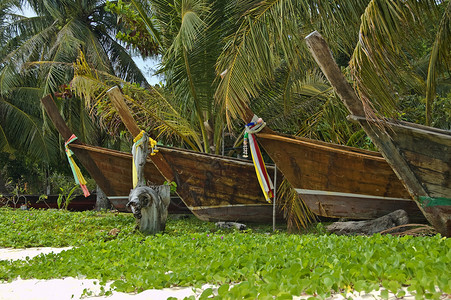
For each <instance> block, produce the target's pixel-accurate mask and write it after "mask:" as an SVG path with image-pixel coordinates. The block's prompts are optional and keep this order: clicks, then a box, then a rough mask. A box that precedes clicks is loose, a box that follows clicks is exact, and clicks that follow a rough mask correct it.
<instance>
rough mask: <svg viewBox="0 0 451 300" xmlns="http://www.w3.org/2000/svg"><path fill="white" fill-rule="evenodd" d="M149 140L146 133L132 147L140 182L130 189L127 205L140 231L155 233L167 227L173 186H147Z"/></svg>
mask: <svg viewBox="0 0 451 300" xmlns="http://www.w3.org/2000/svg"><path fill="white" fill-rule="evenodd" d="M148 140H149V137H148V135H147V134H146V133H144V134H143V142H142V143H141V144H140V145H139V146H137V147H136V148H135V147H133V149H132V153H133V159H134V163H135V168H136V173H137V177H138V178H137V179H138V183H137V185H136V187H135V188H134V189H132V190H131V191H130V194H129V196H128V203H127V207H130V208H131V210H132V212H133V216H134V217H135V219H136V223H137V227H138V229H139V231H141V232H143V233H144V234H155V233H158V232H160V231H164V229H165V227H166V220H167V218H168V207H169V203H170V201H171V188H170V186H169V185H160V186H154V187H149V186H146V179H145V178H144V166H145V164H146V159H147V155H148V154H149V147H148V146H149V143H148Z"/></svg>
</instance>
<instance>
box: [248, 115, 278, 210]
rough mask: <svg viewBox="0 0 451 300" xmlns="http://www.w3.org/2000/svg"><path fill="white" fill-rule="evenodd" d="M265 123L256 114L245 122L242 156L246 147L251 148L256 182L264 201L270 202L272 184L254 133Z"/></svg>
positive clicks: (272, 190)
mask: <svg viewBox="0 0 451 300" xmlns="http://www.w3.org/2000/svg"><path fill="white" fill-rule="evenodd" d="M265 126H266V123H265V122H263V120H262V119H261V118H259V117H257V116H256V115H254V117H253V118H252V121H251V122H250V123H249V124H246V127H245V134H244V142H243V156H244V157H247V147H248V143H249V147H250V149H251V154H252V161H253V162H254V167H255V172H256V173H257V178H258V183H259V184H260V187H261V189H262V191H263V194H264V195H265V199H266V201H268V202H269V203H271V198H273V197H274V185H273V183H272V181H271V178H269V175H268V171H267V170H266V166H265V162H264V161H263V157H262V154H261V152H260V148H259V147H258V143H257V140H256V138H255V134H256V133H258V132H260V131H261V130H262V129H263V127H265Z"/></svg>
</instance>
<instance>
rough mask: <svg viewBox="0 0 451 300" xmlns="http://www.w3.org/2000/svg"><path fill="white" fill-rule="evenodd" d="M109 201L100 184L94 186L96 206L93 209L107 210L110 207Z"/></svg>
mask: <svg viewBox="0 0 451 300" xmlns="http://www.w3.org/2000/svg"><path fill="white" fill-rule="evenodd" d="M111 207H112V206H111V202H110V200H108V197H107V196H106V195H105V193H104V192H103V191H102V189H101V188H100V186H98V185H97V186H96V206H95V210H108V209H111Z"/></svg>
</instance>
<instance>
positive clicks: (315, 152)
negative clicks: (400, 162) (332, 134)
mask: <svg viewBox="0 0 451 300" xmlns="http://www.w3.org/2000/svg"><path fill="white" fill-rule="evenodd" d="M268 137H270V138H269V139H268ZM258 141H259V143H260V144H261V145H262V146H263V148H265V150H266V151H267V152H268V153H270V155H271V157H272V159H273V160H274V161H275V162H276V164H277V166H278V168H279V169H280V170H281V171H282V173H283V174H284V175H285V177H286V178H287V179H288V181H289V182H290V183H291V185H292V186H294V187H295V188H304V189H313V190H323V191H334V192H343V193H359V194H365V195H373V196H385V197H396V198H406V199H409V198H410V196H409V194H408V193H407V191H406V190H405V188H404V187H403V185H402V184H401V182H400V181H399V179H398V178H397V177H396V175H395V173H394V172H393V170H392V169H391V168H390V166H389V165H388V164H387V162H386V161H385V160H384V159H382V158H381V157H378V156H371V155H367V154H358V153H355V152H349V151H344V150H341V149H335V148H329V147H325V146H322V145H316V144H314V143H312V142H304V141H299V140H293V139H288V138H278V139H274V138H273V136H271V135H269V136H268V135H265V134H263V135H260V134H259V136H258Z"/></svg>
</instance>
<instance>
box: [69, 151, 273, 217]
mask: <svg viewBox="0 0 451 300" xmlns="http://www.w3.org/2000/svg"><path fill="white" fill-rule="evenodd" d="M70 148H71V149H72V151H73V152H74V153H75V155H76V156H77V157H78V158H79V159H80V158H82V157H89V158H90V161H91V162H92V163H93V164H94V165H95V168H96V169H98V170H101V171H102V177H100V178H96V177H95V176H94V175H93V174H91V176H93V178H94V179H95V180H96V182H97V184H99V186H100V187H101V189H102V190H103V191H104V192H105V194H106V195H107V196H108V197H109V198H110V199H112V201H113V203H115V206H116V207H118V208H121V205H122V206H123V205H124V200H125V199H127V196H128V194H129V193H130V190H131V189H132V168H131V166H132V155H131V154H129V153H125V152H120V151H115V150H110V149H105V148H101V147H94V146H89V145H84V144H72V145H70ZM159 151H160V152H159V153H158V154H157V155H163V156H164V158H165V160H166V161H167V162H168V163H169V165H170V167H171V169H172V171H173V174H174V178H175V179H174V181H175V183H176V184H177V194H178V195H179V196H180V198H181V199H182V200H183V202H184V203H185V205H186V206H187V207H188V208H189V209H190V210H191V212H192V213H193V214H194V215H196V216H197V217H198V218H199V219H202V220H206V221H241V222H270V221H271V220H272V205H271V204H270V203H268V202H267V201H266V200H265V199H264V197H263V195H262V192H261V189H260V186H259V185H258V181H257V179H256V175H255V170H254V166H253V165H252V163H250V162H248V161H244V160H238V159H233V158H230V159H229V158H224V157H221V156H217V155H209V154H204V153H198V152H194V151H189V150H181V149H174V148H166V147H160V148H159ZM80 161H81V163H82V164H84V163H83V158H82V159H80ZM91 167H92V166H91ZM269 170H270V172H271V171H272V172H274V169H273V168H269ZM144 172H145V177H146V179H147V180H148V182H149V183H150V184H156V185H159V184H163V183H164V182H165V181H166V180H165V178H164V177H163V176H162V175H161V173H160V172H159V171H158V169H157V168H156V167H155V165H154V164H153V163H152V161H151V160H150V158H149V159H148V160H147V163H146V167H145V171H144ZM279 176H280V175H279ZM279 178H280V177H279ZM281 218H282V217H281V214H278V219H281Z"/></svg>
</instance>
